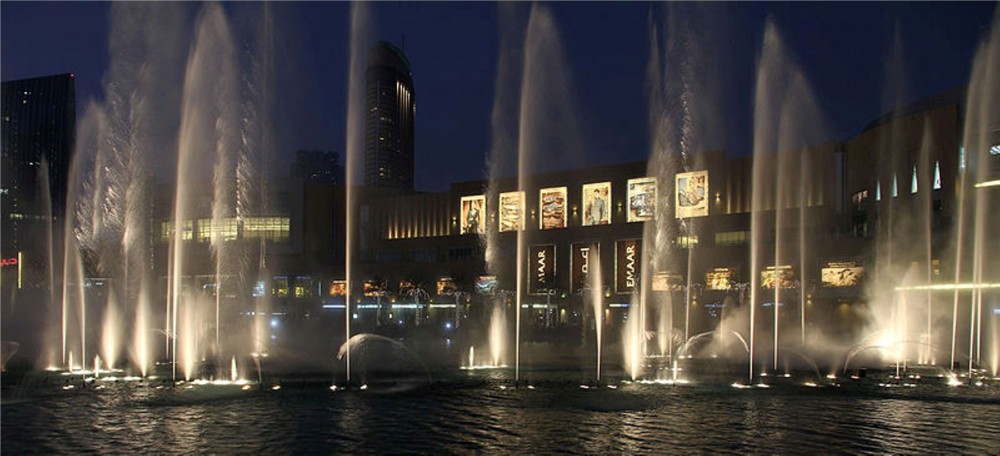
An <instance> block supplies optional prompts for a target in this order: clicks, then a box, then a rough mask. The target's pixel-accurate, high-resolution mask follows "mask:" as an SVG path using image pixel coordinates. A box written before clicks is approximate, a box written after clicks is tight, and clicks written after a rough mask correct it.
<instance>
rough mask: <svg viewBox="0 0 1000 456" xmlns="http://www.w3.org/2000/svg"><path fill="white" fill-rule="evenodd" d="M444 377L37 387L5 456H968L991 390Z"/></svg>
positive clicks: (994, 399) (5, 414) (8, 434)
mask: <svg viewBox="0 0 1000 456" xmlns="http://www.w3.org/2000/svg"><path fill="white" fill-rule="evenodd" d="M449 386H450V384H449V383H447V382H444V383H438V384H435V385H434V386H432V387H429V388H418V389H416V390H412V391H408V392H401V393H395V394H376V393H377V391H363V392H362V391H350V392H339V393H331V392H330V391H329V390H328V389H326V388H323V387H319V386H317V387H315V388H312V387H310V386H302V387H298V388H295V387H289V388H283V389H282V390H280V391H259V390H255V391H251V392H245V391H228V390H219V391H215V390H206V391H194V392H192V390H168V389H163V390H155V389H153V388H150V387H147V386H136V385H127V384H113V385H109V386H108V388H106V389H104V390H101V391H96V390H93V389H87V390H69V391H63V390H62V389H61V388H60V389H58V390H57V389H55V388H56V387H55V386H52V391H49V390H48V389H46V388H47V387H45V388H41V390H40V391H38V392H37V394H33V395H31V396H30V397H28V398H27V399H25V400H23V401H20V402H18V403H5V404H4V406H3V407H2V408H0V413H2V421H3V422H2V426H0V432H2V442H3V450H4V452H11V453H18V452H24V451H31V452H43V453H78V452H84V451H96V452H113V453H143V454H146V453H235V452H239V453H250V452H261V453H267V454H271V453H288V452H293V453H303V452H315V451H324V452H343V453H352V452H362V451H363V452H377V453H383V452H386V453H398V452H400V451H403V450H406V451H415V452H428V453H437V452H484V453H486V452H524V451H528V450H530V451H532V452H572V453H609V452H613V453H661V454H663V453H678V452H682V453H689V452H730V451H732V452H764V453H789V452H791V453H805V452H818V453H829V452H831V451H836V452H847V453H979V454H996V453H997V452H998V450H1000V437H998V436H1000V406H998V405H1000V396H998V394H997V393H996V392H978V393H975V394H973V393H974V392H973V391H972V390H967V391H957V392H956V391H950V390H941V391H935V390H927V391H924V392H923V393H922V392H921V391H916V392H912V391H908V392H907V393H906V394H905V395H897V394H895V393H893V394H887V393H885V392H882V391H865V390H858V391H845V390H842V389H835V388H830V389H816V388H811V389H808V390H806V389H788V388H771V389H768V390H735V389H732V388H717V387H697V386H692V387H678V388H672V387H661V386H639V385H622V386H621V387H620V388H618V389H607V388H598V389H589V390H583V389H580V388H579V385H576V384H572V383H571V382H567V383H552V384H539V385H537V387H536V389H534V390H529V389H527V388H520V389H515V388H510V389H507V390H501V389H500V388H498V384H495V383H489V382H484V383H478V384H469V383H459V384H456V385H455V387H454V388H451V387H449Z"/></svg>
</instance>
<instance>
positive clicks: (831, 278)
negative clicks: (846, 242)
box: [820, 261, 865, 288]
mask: <svg viewBox="0 0 1000 456" xmlns="http://www.w3.org/2000/svg"><path fill="white" fill-rule="evenodd" d="M820 276H821V278H822V280H823V286H824V287H829V288H845V287H857V286H860V285H861V281H862V280H864V278H865V267H864V266H862V265H861V264H860V263H858V262H856V261H828V262H826V263H823V267H822V268H821V270H820Z"/></svg>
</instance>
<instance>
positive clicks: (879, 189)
mask: <svg viewBox="0 0 1000 456" xmlns="http://www.w3.org/2000/svg"><path fill="white" fill-rule="evenodd" d="M875 201H876V202H878V201H882V183H881V182H879V181H875Z"/></svg>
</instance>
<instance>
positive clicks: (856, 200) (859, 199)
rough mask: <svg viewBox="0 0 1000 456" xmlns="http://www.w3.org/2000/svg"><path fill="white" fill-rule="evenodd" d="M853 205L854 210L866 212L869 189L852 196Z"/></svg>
mask: <svg viewBox="0 0 1000 456" xmlns="http://www.w3.org/2000/svg"><path fill="white" fill-rule="evenodd" d="M851 203H853V204H854V210H856V211H864V210H865V207H866V206H867V203H868V189H864V190H861V191H860V192H857V193H855V194H853V195H851Z"/></svg>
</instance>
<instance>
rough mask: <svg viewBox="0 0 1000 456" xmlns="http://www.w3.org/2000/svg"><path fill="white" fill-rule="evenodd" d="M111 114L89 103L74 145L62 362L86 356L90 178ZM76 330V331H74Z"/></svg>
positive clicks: (65, 250) (66, 238)
mask: <svg viewBox="0 0 1000 456" xmlns="http://www.w3.org/2000/svg"><path fill="white" fill-rule="evenodd" d="M106 123H107V117H106V116H105V113H104V111H103V110H102V109H101V108H100V106H98V105H97V104H96V103H93V102H91V103H88V104H87V107H86V108H85V109H84V114H83V117H82V119H81V120H80V122H79V126H78V128H77V138H76V144H75V145H74V150H75V153H74V158H73V163H72V164H71V165H70V172H69V182H68V185H67V189H68V192H67V199H66V213H65V218H64V219H63V223H64V224H65V225H64V227H63V233H62V234H63V259H62V267H63V271H62V276H63V278H62V299H61V301H62V312H61V321H60V323H61V327H62V361H63V363H66V364H67V365H72V361H71V360H68V359H67V357H68V354H69V352H70V351H75V352H76V353H78V354H82V355H81V359H84V360H85V359H86V350H87V349H86V345H87V342H86V332H87V329H86V324H87V321H86V320H87V317H86V315H87V301H86V296H85V294H84V292H85V283H84V278H85V276H86V273H85V271H84V263H83V258H82V253H81V252H82V250H83V245H84V243H85V242H87V241H88V240H92V239H94V235H93V229H94V225H93V223H92V220H91V217H92V216H93V214H94V213H95V211H94V210H93V207H94V199H93V198H92V197H88V195H90V194H91V193H89V192H88V188H87V187H88V184H89V186H90V188H91V189H92V188H93V184H92V183H91V182H89V181H88V178H90V177H91V173H92V172H93V169H94V168H95V167H97V166H98V164H97V163H96V162H97V160H98V151H99V150H100V149H101V148H102V146H103V145H104V144H105V132H106V131H107V129H106ZM74 332H76V334H74ZM75 337H79V341H80V345H79V346H78V347H75V350H74V347H72V345H74V344H75V342H74V341H73V340H72V339H73V338H75Z"/></svg>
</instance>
